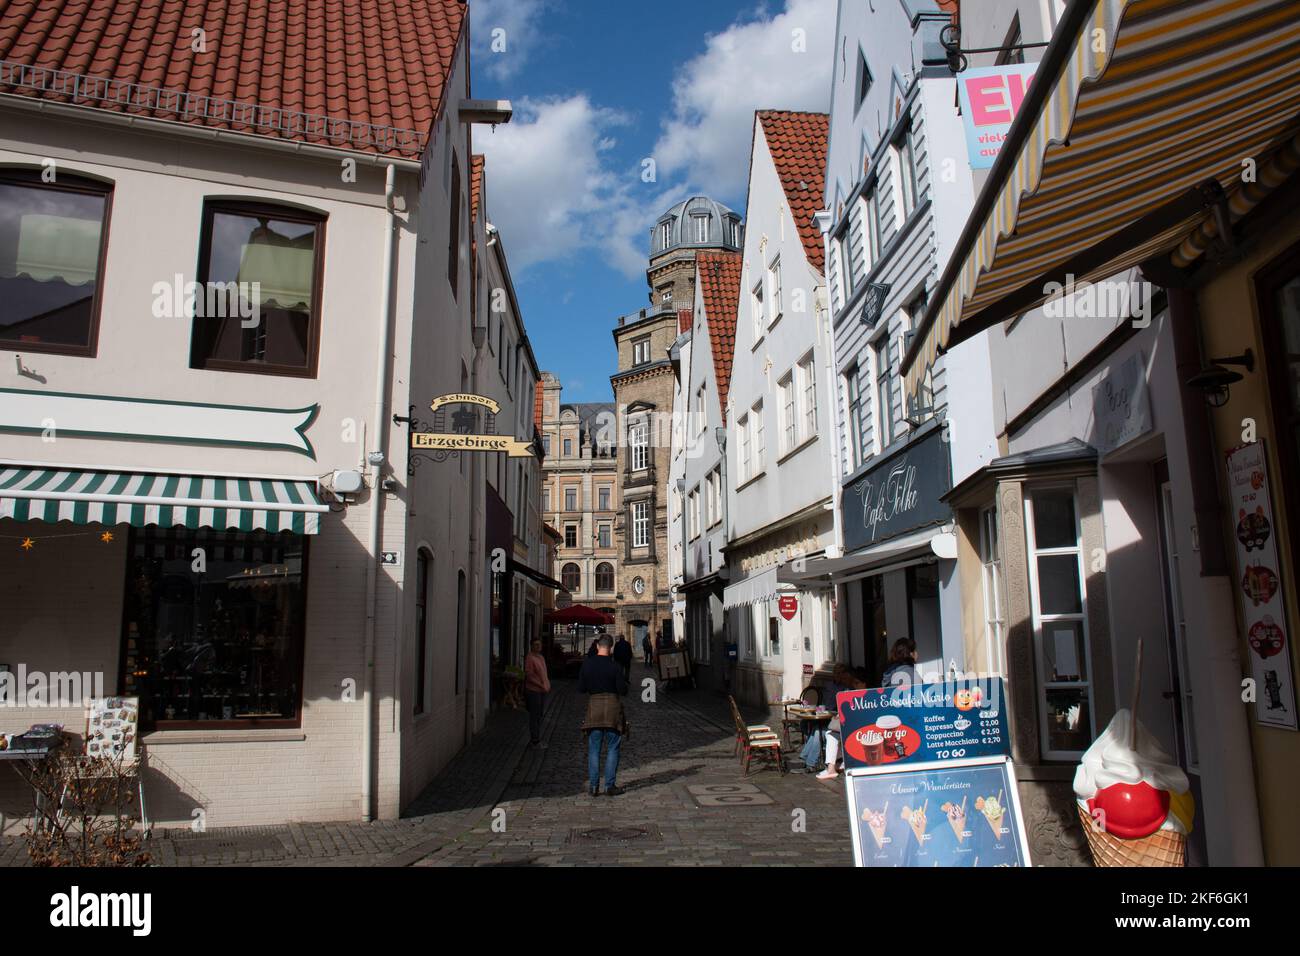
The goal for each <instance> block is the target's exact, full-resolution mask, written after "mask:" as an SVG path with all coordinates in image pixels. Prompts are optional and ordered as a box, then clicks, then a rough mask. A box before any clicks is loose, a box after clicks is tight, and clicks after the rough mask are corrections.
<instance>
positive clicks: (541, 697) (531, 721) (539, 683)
mask: <svg viewBox="0 0 1300 956" xmlns="http://www.w3.org/2000/svg"><path fill="white" fill-rule="evenodd" d="M550 692H551V677H550V675H549V674H547V672H546V658H545V657H543V656H542V642H541V641H540V640H537V639H534V640H533V643H532V651H531V652H530V653H529V654H528V656H527V657H525V658H524V700H525V702H526V703H527V705H528V737H529V743H531V744H532V746H534V747H537V748H538V749H544V748H545V747H546V744H544V743H542V714H543V713H545V710H546V695H547V694H549V693H550Z"/></svg>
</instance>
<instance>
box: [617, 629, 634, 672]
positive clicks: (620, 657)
mask: <svg viewBox="0 0 1300 956" xmlns="http://www.w3.org/2000/svg"><path fill="white" fill-rule="evenodd" d="M614 663H616V664H617V665H618V666H619V668H620V669H622V671H623V683H625V684H628V683H630V682H631V680H632V644H631V643H630V642H629V641H628V639H627V635H626V634H620V635H619V636H618V643H617V644H615V645H614Z"/></svg>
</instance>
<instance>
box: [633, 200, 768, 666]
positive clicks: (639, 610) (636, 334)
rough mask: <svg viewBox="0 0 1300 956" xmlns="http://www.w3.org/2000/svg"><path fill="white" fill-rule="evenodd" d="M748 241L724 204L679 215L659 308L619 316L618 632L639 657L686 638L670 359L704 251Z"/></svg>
mask: <svg viewBox="0 0 1300 956" xmlns="http://www.w3.org/2000/svg"><path fill="white" fill-rule="evenodd" d="M744 239H745V234H744V226H743V225H742V224H741V220H740V214H739V213H736V212H732V211H731V210H730V209H728V208H727V207H726V206H724V205H722V203H720V202H715V201H714V200H712V199H709V198H708V197H707V196H694V197H692V198H690V199H687V200H686V201H684V202H679V203H678V204H677V205H675V206H673V207H672V208H671V209H669V210H668V211H667V212H665V213H664V214H663V215H662V216H660V217H659V218H658V219H657V220H656V221H655V223H654V226H653V227H652V228H651V230H650V262H649V266H648V267H647V269H646V283H647V284H648V285H649V286H650V306H649V308H642V309H640V310H639V311H637V312H632V313H630V314H628V315H622V316H619V317H618V319H617V324H616V326H615V328H614V343H615V345H616V347H617V349H618V371H617V372H616V373H615V374H614V375H612V376H611V377H610V382H611V384H613V386H614V403H615V407H616V409H617V410H618V412H617V414H618V427H619V436H620V440H619V442H618V449H617V479H618V489H617V493H616V495H615V497H616V498H617V499H618V502H619V514H618V517H617V519H616V521H615V525H614V538H615V545H616V547H617V554H618V559H619V561H618V571H617V594H616V595H615V598H616V601H617V612H616V624H615V629H616V630H617V631H618V633H620V634H626V635H627V636H628V638H629V639H630V640H631V641H632V645H633V646H634V647H636V648H638V649H639V648H640V646H641V638H642V636H644V635H645V634H647V633H649V634H650V635H651V637H652V638H653V637H655V636H656V635H658V634H660V633H661V632H662V634H663V635H664V636H665V637H679V636H680V635H674V634H673V618H672V595H671V593H670V591H669V587H670V584H671V581H670V579H669V575H668V555H669V549H668V498H667V495H666V491H667V484H666V483H667V480H668V473H669V470H670V468H669V465H670V458H671V453H672V415H673V402H674V386H675V384H676V378H675V376H674V374H673V365H672V362H671V361H670V360H669V349H670V348H671V347H672V345H673V343H674V341H676V339H677V337H678V335H679V334H681V333H682V332H683V331H685V330H688V329H690V328H691V316H692V313H693V311H694V308H695V257H696V256H697V255H698V254H699V252H700V251H701V250H720V249H725V250H728V251H734V252H739V251H740V250H741V249H742V248H743V244H744Z"/></svg>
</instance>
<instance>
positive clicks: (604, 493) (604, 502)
mask: <svg viewBox="0 0 1300 956" xmlns="http://www.w3.org/2000/svg"><path fill="white" fill-rule="evenodd" d="M596 500H597V502H599V504H598V505H597V508H596V510H597V511H608V510H609V486H608V485H606V486H604V487H602V488H599V489H597V490H596Z"/></svg>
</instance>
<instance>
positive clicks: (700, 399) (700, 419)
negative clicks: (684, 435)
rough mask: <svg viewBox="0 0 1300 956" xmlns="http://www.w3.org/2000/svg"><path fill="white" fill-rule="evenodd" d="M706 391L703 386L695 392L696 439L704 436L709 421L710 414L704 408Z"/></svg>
mask: <svg viewBox="0 0 1300 956" xmlns="http://www.w3.org/2000/svg"><path fill="white" fill-rule="evenodd" d="M705 395H706V389H705V387H704V386H703V385H701V386H700V387H699V388H697V389H696V390H695V437H696V438H699V437H701V436H702V435H703V434H704V429H705V428H706V426H707V424H708V420H709V416H708V413H707V411H706V409H705V407H704V399H705Z"/></svg>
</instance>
